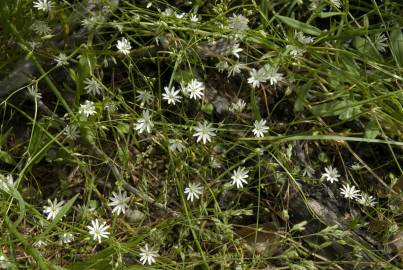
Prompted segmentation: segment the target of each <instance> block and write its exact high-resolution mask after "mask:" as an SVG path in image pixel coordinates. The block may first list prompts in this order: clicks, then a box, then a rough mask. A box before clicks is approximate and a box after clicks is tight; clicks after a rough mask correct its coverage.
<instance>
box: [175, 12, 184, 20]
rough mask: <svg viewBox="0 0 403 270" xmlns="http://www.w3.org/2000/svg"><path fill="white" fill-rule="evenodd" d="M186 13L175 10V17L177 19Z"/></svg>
mask: <svg viewBox="0 0 403 270" xmlns="http://www.w3.org/2000/svg"><path fill="white" fill-rule="evenodd" d="M185 15H186V13H184V12H183V13H177V12H175V17H176V18H177V19H182V18H183V17H185Z"/></svg>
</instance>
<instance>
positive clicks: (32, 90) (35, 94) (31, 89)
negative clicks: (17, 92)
mask: <svg viewBox="0 0 403 270" xmlns="http://www.w3.org/2000/svg"><path fill="white" fill-rule="evenodd" d="M27 89H28V94H29V95H30V96H31V97H32V98H33V99H37V100H41V99H42V94H41V93H40V92H39V89H38V87H37V86H33V85H30V86H28V87H27Z"/></svg>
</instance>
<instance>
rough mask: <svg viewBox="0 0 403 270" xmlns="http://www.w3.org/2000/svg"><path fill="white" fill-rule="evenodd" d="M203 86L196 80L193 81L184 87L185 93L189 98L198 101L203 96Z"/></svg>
mask: <svg viewBox="0 0 403 270" xmlns="http://www.w3.org/2000/svg"><path fill="white" fill-rule="evenodd" d="M203 90H204V85H203V83H202V82H199V81H198V80H196V79H193V80H191V81H190V83H188V85H187V86H186V92H187V93H189V95H190V98H193V99H198V98H202V97H203V96H204V94H203Z"/></svg>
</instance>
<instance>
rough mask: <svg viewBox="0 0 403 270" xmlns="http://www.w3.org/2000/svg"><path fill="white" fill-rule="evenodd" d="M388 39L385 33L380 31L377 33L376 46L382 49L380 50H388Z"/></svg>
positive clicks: (379, 49)
mask: <svg viewBox="0 0 403 270" xmlns="http://www.w3.org/2000/svg"><path fill="white" fill-rule="evenodd" d="M387 40H388V39H387V38H386V37H385V34H384V33H378V34H376V36H375V38H374V45H375V48H376V49H377V50H378V51H380V52H386V49H385V48H386V47H388V44H387V43H386V41H387Z"/></svg>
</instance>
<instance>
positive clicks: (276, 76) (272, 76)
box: [264, 64, 283, 85]
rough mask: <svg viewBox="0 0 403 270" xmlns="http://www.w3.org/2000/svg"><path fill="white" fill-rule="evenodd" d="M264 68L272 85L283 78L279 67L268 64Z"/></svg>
mask: <svg viewBox="0 0 403 270" xmlns="http://www.w3.org/2000/svg"><path fill="white" fill-rule="evenodd" d="M264 70H265V73H266V79H267V80H269V81H270V85H275V84H277V82H278V81H280V80H282V79H283V74H282V73H278V72H277V71H278V67H273V66H271V65H269V64H267V65H265V66H264Z"/></svg>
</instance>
